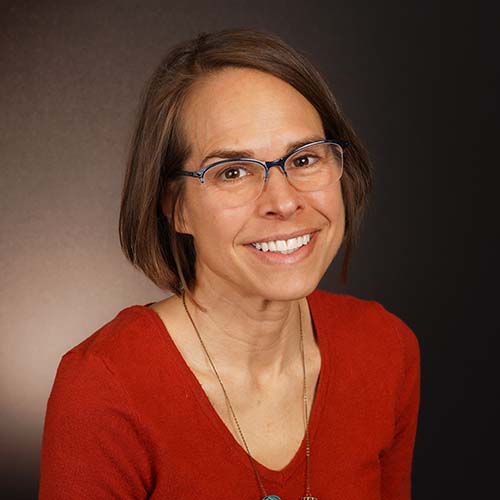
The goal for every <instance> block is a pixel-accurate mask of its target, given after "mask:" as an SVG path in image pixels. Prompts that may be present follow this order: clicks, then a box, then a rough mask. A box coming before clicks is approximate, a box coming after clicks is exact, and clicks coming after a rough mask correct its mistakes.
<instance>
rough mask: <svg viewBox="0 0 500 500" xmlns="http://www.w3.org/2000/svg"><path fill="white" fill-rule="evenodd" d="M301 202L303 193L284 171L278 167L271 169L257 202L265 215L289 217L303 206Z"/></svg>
mask: <svg viewBox="0 0 500 500" xmlns="http://www.w3.org/2000/svg"><path fill="white" fill-rule="evenodd" d="M301 200H302V197H301V193H299V191H297V189H295V188H294V187H293V186H292V185H291V184H290V182H289V181H288V178H287V177H286V175H285V174H284V173H283V170H282V169H281V168H280V167H279V166H278V165H276V166H273V167H271V168H270V170H269V176H268V178H267V182H266V183H265V184H264V188H263V190H262V193H261V195H260V197H259V199H258V200H257V202H258V203H259V204H260V208H261V209H262V210H263V211H264V212H265V213H276V214H281V215H282V216H288V215H290V214H293V213H294V212H295V211H296V210H297V209H298V208H300V207H301V206H302V201H301Z"/></svg>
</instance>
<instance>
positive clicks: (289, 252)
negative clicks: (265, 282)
mask: <svg viewBox="0 0 500 500" xmlns="http://www.w3.org/2000/svg"><path fill="white" fill-rule="evenodd" d="M318 234H319V231H314V232H312V233H305V234H303V235H300V236H298V237H295V238H291V239H289V240H275V241H267V242H265V241H264V242H255V243H249V244H247V245H245V247H246V248H248V249H249V250H250V251H251V252H252V254H253V255H256V256H257V257H258V258H260V259H261V260H262V261H263V262H265V263H269V264H294V263H296V262H299V261H301V260H303V259H305V258H307V257H308V256H309V255H310V254H311V253H312V251H313V249H314V247H315V244H316V241H317V239H318Z"/></svg>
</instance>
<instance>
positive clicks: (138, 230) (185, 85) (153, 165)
mask: <svg viewBox="0 0 500 500" xmlns="http://www.w3.org/2000/svg"><path fill="white" fill-rule="evenodd" d="M230 67H236V68H252V69H256V70H259V71H263V72H265V73H269V74H271V75H274V76H275V77H278V78H280V79H281V80H283V81H285V82H287V83H288V84H290V85H291V86H292V87H294V88H295V89H296V90H297V91H298V92H300V93H301V94H302V95H303V96H304V97H305V98H306V99H307V100H308V101H309V102H310V103H311V104H312V105H313V106H314V107H315V109H316V111H317V112H318V114H319V116H320V117H321V120H322V123H323V128H324V133H325V136H326V138H336V139H341V140H347V141H349V143H350V144H349V147H348V148H347V149H346V151H345V157H344V171H343V173H342V177H341V180H340V182H341V189H342V196H343V200H344V206H345V232H344V239H343V241H342V245H343V246H345V248H344V259H343V262H342V268H341V280H342V282H343V283H346V281H347V275H348V267H349V263H350V260H351V255H352V251H353V249H354V246H355V244H356V242H357V239H358V237H359V229H360V224H361V219H362V217H363V214H364V212H365V209H366V206H367V199H368V194H369V193H370V191H371V190H372V183H373V178H372V166H371V163H370V160H369V157H368V153H367V151H366V149H365V147H364V146H363V144H362V143H361V141H360V139H359V138H358V136H357V134H356V133H355V131H354V129H353V128H352V126H351V125H350V124H349V123H348V120H347V119H346V118H345V117H344V116H343V114H342V113H341V111H340V108H339V106H338V104H337V101H336V99H335V97H334V95H333V93H332V91H331V90H330V88H329V86H328V84H327V83H326V81H325V79H324V78H323V77H322V76H321V74H320V73H319V72H318V70H317V69H316V68H315V67H314V66H313V65H312V63H311V62H310V61H308V59H307V58H306V57H305V56H304V55H303V54H302V53H300V52H299V51H298V50H296V49H294V48H292V47H290V46H289V45H288V44H287V43H285V42H284V41H283V40H282V39H281V38H280V37H278V36H276V35H274V34H272V33H268V32H264V31H256V30H252V29H226V30H221V31H216V32H211V33H205V32H204V33H201V34H199V35H198V36H197V37H196V38H194V39H192V40H188V41H183V42H181V43H178V44H177V45H174V46H173V47H172V48H171V49H170V51H169V52H168V53H167V55H166V56H165V58H164V59H163V60H162V61H161V63H160V65H159V66H158V67H157V69H156V70H155V71H154V73H153V75H152V76H151V78H150V80H149V81H148V83H147V85H146V87H145V89H144V92H143V95H142V101H141V105H140V108H139V113H138V116H137V123H136V125H135V130H134V133H133V136H132V143H131V147H130V153H129V158H128V163H127V168H126V172H125V178H124V184H123V190H122V197H121V206H120V217H119V235H120V244H121V247H122V249H123V252H124V253H125V256H126V257H127V259H128V260H129V261H130V262H131V263H132V264H133V265H134V266H135V267H136V268H138V269H140V270H141V271H142V272H143V273H144V274H145V275H146V276H147V277H148V278H150V279H151V280H152V281H153V282H154V283H155V284H156V285H157V286H158V287H160V288H162V289H164V290H168V291H170V292H172V293H174V294H175V295H177V296H180V295H181V293H182V291H183V290H185V292H186V294H188V295H189V296H190V298H191V299H192V300H193V301H194V299H193V297H192V291H193V289H194V285H195V283H196V250H195V245H194V240H193V237H192V236H191V235H189V234H184V233H179V232H177V231H176V226H175V220H176V216H175V214H176V213H177V214H179V207H182V203H183V195H184V186H185V182H186V177H184V176H175V175H174V172H175V171H176V170H178V169H181V168H182V167H183V165H184V164H185V162H186V160H187V159H188V158H189V155H190V147H189V145H188V144H187V143H186V141H185V139H184V137H183V131H182V127H181V123H182V122H181V116H182V115H181V113H182V108H183V103H184V101H185V99H186V96H187V94H188V92H189V91H190V88H191V87H192V86H193V83H194V82H196V81H198V80H200V79H201V78H203V77H204V76H208V75H211V74H214V73H216V72H217V71H219V70H221V69H223V68H230ZM177 217H180V215H177ZM194 302H195V303H196V301H194ZM202 309H203V308H202Z"/></svg>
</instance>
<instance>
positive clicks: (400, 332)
mask: <svg viewBox="0 0 500 500" xmlns="http://www.w3.org/2000/svg"><path fill="white" fill-rule="evenodd" d="M310 301H311V305H312V307H313V314H314V313H316V316H317V317H318V319H319V321H321V322H323V323H324V324H325V325H331V327H332V328H334V329H335V332H332V337H333V336H335V337H336V340H337V343H339V344H343V345H349V346H351V347H352V348H353V349H357V350H363V351H369V352H370V353H371V354H372V355H373V356H375V355H376V354H378V355H379V356H380V357H381V358H383V357H386V359H390V358H393V359H394V360H395V361H396V358H397V360H398V364H399V363H402V364H403V365H406V366H407V365H408V364H410V363H411V362H412V361H413V362H414V361H415V360H418V357H419V343H418V338H417V336H416V335H415V333H414V332H413V330H412V328H411V327H410V326H409V325H408V324H407V323H406V322H405V321H404V320H403V319H401V318H400V317H398V316H397V315H396V314H395V313H393V312H392V311H390V310H389V309H388V308H386V307H385V306H384V305H382V304H381V303H380V302H377V301H375V300H367V299H361V298H358V297H355V296H353V295H349V294H338V293H332V292H328V291H325V290H320V289H316V290H315V291H314V292H313V293H312V294H311V295H310Z"/></svg>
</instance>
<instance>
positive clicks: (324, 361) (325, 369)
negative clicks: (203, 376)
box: [137, 289, 331, 485]
mask: <svg viewBox="0 0 500 500" xmlns="http://www.w3.org/2000/svg"><path fill="white" fill-rule="evenodd" d="M317 294H318V290H317V289H316V290H314V291H313V292H312V293H311V294H310V295H308V296H307V297H306V300H307V304H308V306H309V312H310V316H311V321H312V327H313V331H314V332H315V334H316V339H317V342H318V347H319V351H320V356H321V368H320V373H319V378H318V381H317V386H316V395H315V397H314V400H313V404H312V407H311V410H310V414H309V439H310V448H311V456H314V442H315V436H316V432H317V429H318V426H319V423H320V421H321V414H322V412H323V408H324V405H325V400H326V393H327V390H328V384H329V380H330V371H331V360H330V349H329V347H328V345H327V344H328V332H326V331H324V329H323V325H322V324H318V322H317V321H316V322H315V318H316V320H317V319H319V315H320V310H319V307H318V305H317V304H316V300H317V298H318V295H317ZM148 305H150V304H145V305H140V306H137V307H139V308H141V309H143V310H144V312H145V313H146V314H147V315H148V317H149V318H150V319H151V320H152V321H153V323H154V325H155V326H156V327H157V329H158V331H159V333H160V334H161V336H162V338H163V339H165V340H166V341H167V343H168V346H169V347H170V349H171V351H172V352H173V353H174V356H175V357H176V358H177V363H176V367H177V368H179V369H180V370H181V371H182V372H183V375H184V376H185V377H186V378H187V379H188V380H189V382H190V383H189V387H190V389H191V391H192V392H193V394H194V395H195V396H196V399H197V400H198V402H199V403H200V407H201V409H202V411H203V412H204V413H205V415H206V416H207V418H208V419H209V420H210V422H211V423H212V425H213V427H214V429H215V430H216V431H217V432H218V433H219V434H220V435H221V437H222V438H223V439H224V440H225V442H226V444H227V445H228V448H229V449H230V450H231V451H232V453H233V455H234V457H235V459H236V460H238V461H239V462H240V463H241V464H242V465H243V466H245V467H247V468H248V469H249V470H250V471H252V466H251V463H250V461H249V458H248V454H247V452H246V450H245V449H244V448H243V447H242V445H241V444H240V443H239V442H238V441H237V440H236V438H235V436H234V435H233V434H232V432H231V431H230V430H229V429H228V427H227V425H226V424H225V422H224V421H223V420H222V418H221V417H220V415H219V414H218V413H217V411H216V409H215V408H214V406H213V405H212V403H211V402H210V399H209V398H208V395H207V394H206V392H205V390H204V389H203V387H202V385H201V384H200V382H199V380H198V379H197V378H196V375H195V374H194V372H193V371H192V370H191V368H190V366H189V365H188V364H187V362H186V360H185V359H184V357H183V356H182V354H181V352H180V350H179V348H178V347H177V345H176V344H175V342H174V340H173V339H172V337H171V336H170V333H169V332H168V330H167V327H166V325H165V323H164V322H163V320H162V319H161V317H160V316H159V314H158V313H157V312H156V311H154V310H153V309H151V308H150V307H148ZM309 392H311V391H310V390H309ZM305 457H306V439H305V432H304V435H303V437H302V441H301V444H300V446H299V448H298V449H297V451H296V452H295V455H294V456H293V457H292V459H291V460H290V461H289V462H288V464H287V465H285V466H284V467H283V468H282V469H280V470H274V469H270V468H268V467H267V466H265V465H264V464H262V463H260V462H259V461H257V460H256V459H255V458H253V457H252V458H253V461H254V464H255V466H256V468H257V470H258V472H259V474H260V476H261V477H263V478H265V479H266V480H267V481H272V482H274V483H277V484H279V485H284V483H286V482H287V481H288V479H289V478H290V477H291V475H292V474H293V473H294V472H295V471H296V469H297V468H298V467H299V466H300V465H301V464H302V463H303V462H305ZM252 472H253V471H252Z"/></svg>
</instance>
